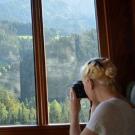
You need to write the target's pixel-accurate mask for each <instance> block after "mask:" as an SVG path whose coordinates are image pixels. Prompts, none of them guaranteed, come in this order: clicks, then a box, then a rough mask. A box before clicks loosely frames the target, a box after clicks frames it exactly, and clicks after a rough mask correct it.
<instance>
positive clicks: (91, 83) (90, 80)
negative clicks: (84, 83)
mask: <svg viewBox="0 0 135 135" xmlns="http://www.w3.org/2000/svg"><path fill="white" fill-rule="evenodd" d="M89 83H90V86H91V90H93V89H94V81H93V80H92V79H89Z"/></svg>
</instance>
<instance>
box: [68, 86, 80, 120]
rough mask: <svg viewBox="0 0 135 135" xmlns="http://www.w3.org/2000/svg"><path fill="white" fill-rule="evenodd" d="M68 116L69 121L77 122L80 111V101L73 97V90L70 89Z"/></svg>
mask: <svg viewBox="0 0 135 135" xmlns="http://www.w3.org/2000/svg"><path fill="white" fill-rule="evenodd" d="M69 94H70V116H71V121H78V119H79V112H80V109H81V105H80V99H78V98H77V97H76V95H75V92H74V91H73V89H72V88H71V89H70V93H69Z"/></svg>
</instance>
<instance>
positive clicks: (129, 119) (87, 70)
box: [70, 58, 135, 135]
mask: <svg viewBox="0 0 135 135" xmlns="http://www.w3.org/2000/svg"><path fill="white" fill-rule="evenodd" d="M116 75H117V69H116V67H115V65H114V64H113V63H112V62H111V61H110V60H109V59H106V58H97V59H92V60H90V61H89V62H87V63H86V64H85V65H84V66H83V68H82V81H83V85H84V89H85V92H86V94H87V96H88V99H89V100H90V101H92V107H91V118H90V120H89V122H88V123H87V125H86V127H85V128H84V130H83V131H82V132H81V130H80V126H79V111H80V99H79V98H77V97H76V95H75V93H74V91H73V88H72V89H71V91H70V96H71V98H70V99H71V100H70V110H71V112H70V117H71V124H70V135H134V134H135V128H134V126H135V113H134V111H133V109H132V107H131V106H130V105H129V104H128V103H127V102H126V101H124V100H123V99H122V98H121V95H120V94H119V92H118V88H117V85H116V82H115V77H116Z"/></svg>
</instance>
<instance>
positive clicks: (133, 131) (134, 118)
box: [86, 98, 135, 135]
mask: <svg viewBox="0 0 135 135" xmlns="http://www.w3.org/2000/svg"><path fill="white" fill-rule="evenodd" d="M86 128H88V129H90V130H91V131H93V132H95V133H97V134H98V135H135V110H134V109H133V108H131V107H130V105H129V104H128V103H126V102H125V101H123V100H121V99H118V98H110V99H109V100H106V101H103V102H101V103H100V104H99V105H98V106H97V107H96V109H95V111H94V112H93V114H92V116H91V118H90V120H89V122H88V124H87V125H86Z"/></svg>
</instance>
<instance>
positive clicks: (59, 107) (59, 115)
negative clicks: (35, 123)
mask: <svg viewBox="0 0 135 135" xmlns="http://www.w3.org/2000/svg"><path fill="white" fill-rule="evenodd" d="M89 109H90V105H89V101H88V100H85V99H83V100H82V101H81V112H80V122H87V121H88V119H89ZM48 110H49V122H50V123H69V120H70V118H69V112H70V110H69V99H68V98H66V99H65V100H64V101H63V102H58V101H57V100H53V101H52V102H50V103H49V106H48Z"/></svg>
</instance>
